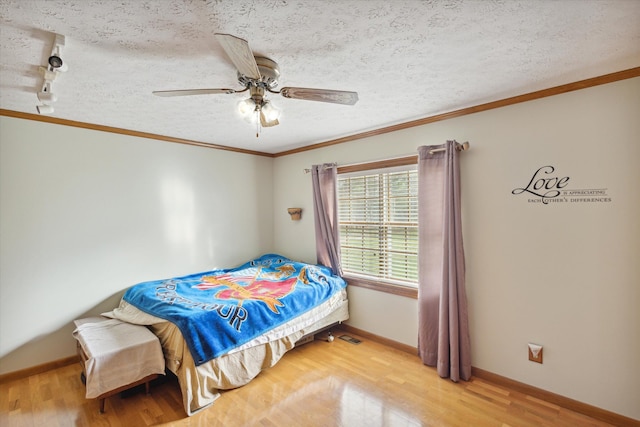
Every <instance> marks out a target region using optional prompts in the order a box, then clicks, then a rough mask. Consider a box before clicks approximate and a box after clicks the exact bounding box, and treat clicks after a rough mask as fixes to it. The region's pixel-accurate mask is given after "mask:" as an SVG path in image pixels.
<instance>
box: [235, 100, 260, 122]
mask: <svg viewBox="0 0 640 427" xmlns="http://www.w3.org/2000/svg"><path fill="white" fill-rule="evenodd" d="M255 111H256V102H255V101H254V100H253V99H251V98H247V99H243V100H242V101H240V102H238V113H240V115H241V116H242V117H244V118H245V119H246V118H247V117H248V116H253V113H254V112H255Z"/></svg>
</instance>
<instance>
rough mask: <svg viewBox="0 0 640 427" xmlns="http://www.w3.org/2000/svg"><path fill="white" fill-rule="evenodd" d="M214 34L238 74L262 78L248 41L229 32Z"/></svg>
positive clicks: (257, 78) (256, 78)
mask: <svg viewBox="0 0 640 427" xmlns="http://www.w3.org/2000/svg"><path fill="white" fill-rule="evenodd" d="M214 35H215V36H216V38H217V39H218V42H219V43H220V45H222V48H223V49H224V51H225V52H226V53H227V56H229V59H231V62H233V65H235V67H236V69H237V70H238V71H239V72H240V74H242V75H244V76H247V77H249V78H250V79H255V80H260V79H261V78H262V76H261V75H260V70H259V69H258V64H256V59H255V58H254V57H253V52H252V51H251V48H250V47H249V42H247V41H246V40H245V39H241V38H240V37H236V36H232V35H231V34H222V33H215V34H214Z"/></svg>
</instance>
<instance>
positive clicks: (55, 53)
mask: <svg viewBox="0 0 640 427" xmlns="http://www.w3.org/2000/svg"><path fill="white" fill-rule="evenodd" d="M65 41H66V39H65V36H63V35H60V34H56V35H55V39H54V41H53V47H52V49H51V55H50V56H49V59H48V60H47V64H46V65H44V66H42V67H39V71H40V74H42V77H43V79H44V82H43V83H42V89H41V90H40V91H39V92H38V93H37V95H38V100H39V101H40V102H42V104H43V105H38V106H36V110H37V111H38V114H52V113H53V107H52V106H51V104H53V103H54V102H56V101H57V100H58V97H57V96H56V94H54V93H53V92H52V86H53V81H54V80H55V79H56V77H58V74H59V73H61V72H65V71H67V68H68V67H67V64H66V63H65V62H64V61H63V60H62V48H63V47H64V45H65Z"/></svg>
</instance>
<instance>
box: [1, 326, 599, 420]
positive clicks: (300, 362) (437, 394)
mask: <svg viewBox="0 0 640 427" xmlns="http://www.w3.org/2000/svg"><path fill="white" fill-rule="evenodd" d="M336 335H337V336H339V335H340V333H339V332H338V333H336ZM358 338H361V337H358ZM361 340H362V343H361V344H358V345H354V344H350V343H348V342H346V341H344V340H339V339H337V340H335V341H333V342H331V343H329V342H326V341H314V342H311V343H308V344H305V345H303V346H301V347H299V348H295V349H293V350H291V351H290V352H289V353H288V354H287V355H285V356H284V358H283V359H282V360H281V361H280V362H279V363H278V364H277V365H276V366H274V367H272V368H270V369H267V370H266V371H264V372H262V373H261V374H260V375H258V377H256V378H255V379H254V380H253V381H252V382H251V383H249V384H248V385H246V386H244V387H240V388H237V389H234V390H228V391H223V392H222V393H221V397H220V398H219V399H218V400H217V401H216V402H215V403H214V404H213V405H212V406H211V407H209V408H207V409H205V410H203V411H201V412H199V413H197V414H196V415H194V416H192V417H187V416H186V415H185V413H184V410H183V408H182V396H181V394H180V388H179V386H178V384H177V380H176V379H175V378H171V377H168V378H165V379H164V380H163V381H158V382H156V383H155V384H154V385H153V386H152V387H151V394H150V395H146V394H145V393H144V387H141V389H140V390H139V391H138V390H133V391H132V392H131V393H126V395H125V396H124V397H120V396H112V397H110V398H108V399H107V400H106V405H105V411H106V412H105V413H104V414H100V413H99V410H98V408H99V405H98V402H97V401H96V400H95V399H92V400H87V399H85V389H84V385H83V384H82V383H81V381H80V378H79V375H80V366H79V365H69V366H64V367H60V368H57V369H54V370H52V371H49V372H45V373H41V374H37V375H32V376H30V377H28V378H24V379H18V380H14V381H10V382H7V383H4V384H0V425H2V426H3V427H4V426H5V425H6V426H28V427H32V426H40V425H46V426H56V425H60V426H91V427H93V426H109V427H129V426H136V427H137V426H151V425H161V426H189V427H199V426H203V427H204V426H207V427H210V426H265V427H282V426H284V427H287V426H292V427H294V426H295V427H298V426H308V427H314V426H322V427H325V426H346V427H351V426H355V427H359V426H367V427H370V426H372V427H376V426H380V427H382V426H385V427H388V426H391V427H394V426H403V427H406V426H427V425H428V426H436V427H452V426H454V427H455V426H460V427H468V426H477V427H529V426H531V427H540V426H542V427H544V426H553V427H556V426H571V427H573V426H588V427H605V426H609V424H606V423H603V422H600V421H598V420H595V419H592V418H589V417H586V416H584V415H582V414H578V413H576V412H572V411H570V410H568V409H565V408H562V407H559V406H558V405H555V404H551V403H549V402H546V401H543V400H540V399H538V398H535V397H532V396H528V395H525V394H522V393H519V392H517V391H514V390H510V389H509V388H507V387H504V386H498V385H496V384H493V383H491V382H490V381H487V380H483V379H477V378H472V380H471V381H468V382H459V383H454V382H452V381H450V380H446V379H442V378H440V377H439V376H438V375H437V373H436V372H435V370H434V369H433V368H429V367H426V366H424V365H423V364H422V362H421V361H420V359H419V358H418V357H417V356H414V355H411V354H408V353H406V352H403V351H399V350H398V349H395V348H392V347H389V346H386V345H383V344H380V343H377V342H374V341H371V340H367V339H365V338H361Z"/></svg>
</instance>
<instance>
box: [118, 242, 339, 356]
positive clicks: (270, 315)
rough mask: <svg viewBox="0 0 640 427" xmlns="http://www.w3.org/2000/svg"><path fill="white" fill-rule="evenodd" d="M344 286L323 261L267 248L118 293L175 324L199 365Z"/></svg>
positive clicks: (271, 327) (137, 305) (285, 320)
mask: <svg viewBox="0 0 640 427" xmlns="http://www.w3.org/2000/svg"><path fill="white" fill-rule="evenodd" d="M345 286H346V283H345V281H344V280H343V279H342V278H340V277H338V276H334V275H333V274H332V273H331V270H330V269H329V268H327V267H323V266H319V265H311V264H305V263H301V262H296V261H292V260H290V259H288V258H285V257H283V256H280V255H274V254H268V255H263V256H262V257H260V258H257V259H254V260H252V261H249V262H247V263H245V264H243V265H241V266H239V267H236V268H232V269H226V270H214V271H209V272H204V273H198V274H192V275H188V276H183V277H176V278H172V279H166V280H156V281H151V282H144V283H140V284H138V285H135V286H133V287H131V288H129V289H128V290H127V291H126V293H125V295H124V297H123V299H124V300H125V301H126V302H128V303H129V304H132V305H134V306H136V307H137V308H139V309H140V310H142V311H145V312H147V313H149V314H151V315H154V316H157V317H160V318H163V319H166V320H168V321H171V322H173V323H174V324H175V325H176V326H178V328H179V329H180V331H181V332H182V335H183V337H184V339H185V341H186V342H187V346H188V347H189V350H190V351H191V354H192V356H193V359H194V361H195V363H196V365H200V364H202V363H204V362H206V361H208V360H211V359H213V358H215V357H218V356H220V355H222V354H225V353H227V352H228V351H230V350H232V349H233V348H235V347H237V346H240V345H242V344H244V343H246V342H249V341H251V340H252V339H254V338H255V337H257V336H259V335H261V334H263V333H265V332H267V331H269V330H271V329H273V328H275V327H277V326H279V325H281V324H283V323H285V322H287V321H289V320H291V319H293V318H295V317H297V316H299V315H301V314H304V313H305V312H307V311H309V310H311V309H312V308H313V307H315V306H317V305H318V304H321V303H322V302H324V301H326V300H327V299H329V297H331V295H333V294H334V293H335V292H338V291H339V290H340V289H342V288H344V287H345Z"/></svg>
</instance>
